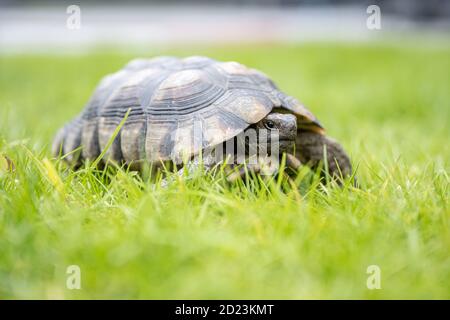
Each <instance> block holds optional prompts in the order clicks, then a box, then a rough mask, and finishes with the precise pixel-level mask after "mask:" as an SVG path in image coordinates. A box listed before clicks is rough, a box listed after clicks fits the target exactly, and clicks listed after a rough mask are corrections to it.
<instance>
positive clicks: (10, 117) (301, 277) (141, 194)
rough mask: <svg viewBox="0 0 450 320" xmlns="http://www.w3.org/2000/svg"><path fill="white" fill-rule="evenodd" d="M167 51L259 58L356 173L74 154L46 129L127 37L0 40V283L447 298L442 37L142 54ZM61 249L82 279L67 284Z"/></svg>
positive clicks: (25, 294) (151, 292)
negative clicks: (337, 176) (95, 163)
mask: <svg viewBox="0 0 450 320" xmlns="http://www.w3.org/2000/svg"><path fill="white" fill-rule="evenodd" d="M161 53H164V54H176V55H190V54H206V55H210V56H212V57H215V58H218V59H223V60H237V61H240V62H242V63H245V64H247V65H249V66H252V67H255V68H258V69H261V70H262V71H264V72H266V73H267V74H269V75H270V76H271V77H272V78H273V79H274V80H275V81H276V82H277V83H278V84H279V86H280V87H281V88H282V89H283V90H284V91H286V92H287V93H289V94H291V95H294V96H296V97H297V98H299V99H300V100H301V101H303V102H304V103H305V104H306V105H308V106H309V107H310V109H311V110H312V111H313V112H314V113H315V114H316V115H317V116H318V118H319V119H320V120H321V122H322V123H323V124H324V125H325V126H326V127H327V129H328V133H329V134H330V135H331V136H333V137H335V138H337V139H338V140H340V141H341V142H342V143H343V145H344V146H345V147H346V149H347V150H348V151H349V153H350V154H351V157H352V160H353V163H354V165H355V166H357V167H358V172H357V175H358V179H359V181H360V182H361V184H362V188H361V189H354V188H351V187H344V188H336V187H333V186H317V185H315V184H314V181H313V183H312V186H309V187H308V185H309V183H308V181H309V177H310V175H308V176H307V178H305V179H303V180H302V181H301V186H300V188H291V187H289V186H286V185H285V184H284V183H282V184H281V185H277V184H270V183H268V188H265V187H264V185H262V186H261V185H258V184H257V183H255V182H251V181H250V182H249V183H248V184H247V185H244V184H242V183H239V184H237V185H234V186H228V185H227V184H225V183H224V182H223V179H222V178H221V176H220V175H218V176H216V177H212V176H206V177H201V176H196V177H194V178H193V179H190V180H183V179H180V180H177V181H175V182H174V183H172V184H171V185H170V186H169V187H168V188H161V187H159V186H157V185H156V186H155V185H153V184H152V182H151V181H148V180H147V179H140V178H139V177H136V176H133V174H131V173H125V172H123V171H119V172H118V173H117V174H111V172H109V171H108V172H103V173H102V172H96V171H95V170H93V169H91V168H84V169H83V170H80V171H78V172H73V171H71V170H69V169H67V168H66V167H65V166H64V165H62V164H61V163H60V162H59V161H56V160H54V159H52V158H51V155H50V151H49V145H50V143H51V140H52V136H53V135H54V133H55V132H56V130H57V129H58V127H60V126H61V125H62V124H63V123H64V122H65V121H67V120H69V119H71V118H72V117H73V116H74V115H76V114H77V113H78V112H79V111H80V110H81V109H82V107H83V105H84V103H85V102H86V101H87V99H88V98H89V96H90V94H91V92H92V90H93V88H94V86H95V85H96V83H97V82H98V80H99V79H100V78H101V77H102V76H103V75H104V74H106V73H108V72H112V71H115V70H117V69H119V68H120V67H121V66H123V65H124V64H125V63H126V62H127V61H128V60H129V59H131V58H133V57H135V55H134V54H123V53H101V52H97V53H93V54H86V55H71V56H44V55H20V56H12V55H9V56H7V55H4V56H0V153H2V154H5V155H8V157H9V158H11V159H12V160H13V162H14V163H15V166H16V170H15V171H14V172H13V173H11V172H8V170H5V169H3V170H2V169H0V298H75V299H78V298H158V299H164V298H175V299H178V298H189V299H190V298H213V299H215V298H287V299H297V298H369V299H372V298H388V299H390V298H447V299H448V298H450V255H449V252H450V232H449V222H450V221H449V218H450V212H449V208H448V205H449V203H448V202H449V201H448V200H449V160H450V150H449V137H450V124H449V119H450V114H449V113H450V90H449V89H450V49H449V48H448V46H447V47H441V48H439V47H425V48H424V47H422V48H414V47H412V46H408V47H403V48H402V47H400V46H398V47H392V46H383V45H379V46H375V45H370V46H369V45H367V46H365V45H333V44H330V45H326V44H316V45H304V46H272V47H269V46H260V47H258V46H257V47H245V46H244V47H241V48H237V47H232V48H227V49H224V48H211V49H192V50H188V49H185V50H179V49H177V50H175V49H174V50H167V51H164V52H163V51H154V52H148V53H146V54H143V53H142V52H141V54H140V55H141V56H145V55H147V56H151V55H155V54H161ZM47 159H49V160H47ZM73 264H75V265H79V266H80V268H81V285H82V289H81V290H69V289H67V288H66V276H67V275H66V268H67V267H68V266H69V265H73ZM369 265H378V266H379V267H380V268H381V287H382V288H381V289H380V290H369V289H368V288H367V287H366V279H367V277H368V275H367V274H366V269H367V267H368V266H369Z"/></svg>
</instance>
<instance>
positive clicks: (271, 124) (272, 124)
mask: <svg viewBox="0 0 450 320" xmlns="http://www.w3.org/2000/svg"><path fill="white" fill-rule="evenodd" d="M264 126H265V127H266V128H267V129H269V130H272V129H274V128H275V122H273V121H272V120H267V121H266V122H265V123H264Z"/></svg>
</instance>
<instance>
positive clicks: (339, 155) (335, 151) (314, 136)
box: [295, 130, 352, 178]
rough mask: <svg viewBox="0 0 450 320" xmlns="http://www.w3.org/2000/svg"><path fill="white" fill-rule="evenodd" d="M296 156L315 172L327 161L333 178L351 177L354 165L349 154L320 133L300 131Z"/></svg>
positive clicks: (335, 142) (296, 144) (296, 145)
mask: <svg viewBox="0 0 450 320" xmlns="http://www.w3.org/2000/svg"><path fill="white" fill-rule="evenodd" d="M295 147H296V151H295V156H296V157H297V158H298V159H299V160H300V161H301V162H302V163H303V164H307V165H308V166H310V167H311V168H312V169H313V170H315V169H317V167H318V166H319V164H320V163H321V162H323V160H324V159H325V149H326V159H327V166H328V172H329V173H330V175H331V176H332V177H336V178H340V177H341V176H342V177H347V176H351V174H352V165H351V163H350V159H349V157H348V155H347V153H346V152H345V151H344V149H343V148H342V146H341V145H340V144H339V143H338V142H337V141H335V140H334V139H332V138H330V137H327V136H325V135H322V134H320V133H316V132H312V131H305V130H298V133H297V138H296V142H295Z"/></svg>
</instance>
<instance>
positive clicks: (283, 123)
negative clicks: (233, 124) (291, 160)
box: [255, 112, 297, 153]
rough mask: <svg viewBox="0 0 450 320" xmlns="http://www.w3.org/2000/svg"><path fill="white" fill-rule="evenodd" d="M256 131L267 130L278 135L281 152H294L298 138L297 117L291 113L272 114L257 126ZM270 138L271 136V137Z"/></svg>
mask: <svg viewBox="0 0 450 320" xmlns="http://www.w3.org/2000/svg"><path fill="white" fill-rule="evenodd" d="M255 127H256V129H267V130H270V131H275V132H276V133H277V134H278V141H279V151H280V152H281V153H282V152H289V151H292V150H293V147H294V145H295V138H296V136H297V117H296V116H295V115H293V114H289V113H278V112H271V113H269V114H268V115H267V116H266V117H264V118H263V119H262V120H260V121H259V122H257V123H256V124H255ZM269 137H270V135H269Z"/></svg>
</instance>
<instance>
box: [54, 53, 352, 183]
mask: <svg viewBox="0 0 450 320" xmlns="http://www.w3.org/2000/svg"><path fill="white" fill-rule="evenodd" d="M125 117H126V119H125ZM123 120H125V121H124V122H123ZM121 122H123V125H122V127H121V128H120V132H119V133H118V134H117V136H116V137H115V139H114V140H113V142H112V144H111V141H110V140H111V139H112V137H113V133H114V132H115V131H116V129H117V128H118V126H119V124H121ZM251 128H253V129H255V128H265V129H267V130H270V132H278V133H279V151H280V154H282V153H287V164H288V165H289V166H291V167H293V168H294V169H296V168H298V166H300V165H301V164H306V165H308V166H309V167H311V168H313V169H314V168H316V167H318V165H319V163H320V162H321V160H324V156H326V158H327V159H326V161H327V166H326V167H327V168H328V171H329V173H330V174H331V175H333V176H336V177H344V176H349V175H350V174H351V171H352V168H351V163H350V160H349V157H348V156H347V154H346V153H345V151H344V150H343V148H342V147H341V145H340V144H339V143H338V142H336V141H335V140H333V139H331V138H329V137H328V136H326V134H325V130H324V128H323V126H322V125H321V123H320V122H319V121H318V119H317V118H316V117H315V116H314V115H313V114H312V113H311V111H309V110H308V109H307V108H306V107H305V106H304V105H303V104H302V103H300V102H299V101H298V100H296V99H295V98H293V97H291V96H288V95H286V94H285V93H283V92H282V91H280V90H279V89H278V87H277V86H276V85H275V83H274V82H273V81H272V80H271V79H269V77H268V76H266V75H265V74H264V73H262V72H260V71H258V70H255V69H252V68H248V67H246V66H244V65H242V64H240V63H237V62H220V61H216V60H213V59H211V58H208V57H202V56H192V57H187V58H176V57H169V56H162V57H156V58H152V59H135V60H132V61H131V62H129V63H128V64H127V65H126V66H125V67H124V68H123V69H121V70H119V71H118V72H116V73H113V74H110V75H107V76H105V77H104V78H103V79H102V80H101V82H100V84H99V85H98V87H97V88H96V89H95V91H94V93H93V95H92V97H91V98H90V100H89V101H88V103H87V105H86V107H85V109H84V111H82V113H81V114H80V115H78V116H77V117H76V118H75V119H73V120H72V121H71V122H69V123H68V124H66V125H65V126H64V127H63V128H61V129H60V130H59V131H58V133H57V135H56V137H55V139H54V142H53V147H52V149H53V154H54V155H55V156H58V155H61V154H64V155H66V156H65V159H66V160H67V161H68V162H69V163H71V164H73V165H74V166H79V165H80V164H81V163H82V162H83V161H86V160H94V159H96V158H97V157H99V155H101V154H102V152H104V158H103V160H102V162H103V163H107V162H109V161H111V162H117V163H123V164H127V165H130V166H132V167H134V168H137V170H139V168H140V165H139V164H142V163H151V164H158V163H161V162H164V161H173V162H174V163H175V164H182V163H184V162H183V161H184V160H183V159H185V158H186V156H187V157H194V156H195V155H198V154H199V153H201V152H202V151H204V150H206V149H208V148H214V147H216V146H218V145H221V144H225V143H226V142H228V141H231V140H233V139H235V137H236V136H238V135H239V134H242V133H245V132H247V130H250V129H251ZM198 132H200V134H198ZM258 141H259V140H258ZM108 145H109V146H108ZM108 147H109V148H108ZM325 147H326V148H325ZM105 149H106V150H105ZM325 149H326V153H325V151H324V150H325ZM77 150H79V151H78V152H76V151H77ZM253 169H255V170H257V166H254V167H253ZM241 174H242V171H241Z"/></svg>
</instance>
